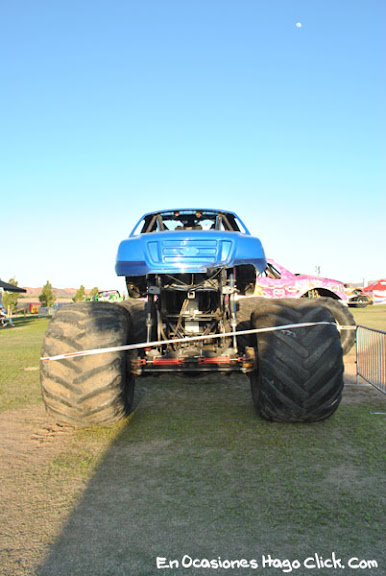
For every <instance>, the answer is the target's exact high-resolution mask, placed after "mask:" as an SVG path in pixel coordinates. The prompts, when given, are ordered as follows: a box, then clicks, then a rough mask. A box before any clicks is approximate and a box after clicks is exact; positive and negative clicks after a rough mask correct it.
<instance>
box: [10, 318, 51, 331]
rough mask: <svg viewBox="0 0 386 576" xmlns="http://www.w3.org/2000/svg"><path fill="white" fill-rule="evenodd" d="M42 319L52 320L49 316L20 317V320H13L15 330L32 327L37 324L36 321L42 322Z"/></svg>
mask: <svg viewBox="0 0 386 576" xmlns="http://www.w3.org/2000/svg"><path fill="white" fill-rule="evenodd" d="M41 318H48V319H49V318H50V317H48V316H19V317H18V318H12V321H13V324H14V327H15V328H19V327H22V326H30V325H31V324H34V323H36V321H38V320H41Z"/></svg>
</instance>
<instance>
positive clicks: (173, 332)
mask: <svg viewBox="0 0 386 576" xmlns="http://www.w3.org/2000/svg"><path fill="white" fill-rule="evenodd" d="M265 266H266V260H265V256H264V251H263V248H262V245H261V242H260V240H258V239H257V238H254V237H253V236H251V235H250V233H249V232H248V230H247V228H246V227H245V225H244V224H243V223H242V222H241V220H240V219H239V218H238V217H237V216H236V215H235V214H234V213H232V212H225V211H224V212H223V211H218V210H187V209H184V210H172V211H171V210H168V211H162V212H156V213H150V214H146V215H145V216H144V217H143V218H142V219H141V220H140V222H139V223H138V224H137V225H136V226H135V228H134V231H133V232H132V234H131V235H130V237H129V238H128V239H127V240H124V241H123V242H121V244H120V246H119V249H118V255H117V261H116V272H117V274H118V275H119V276H125V278H126V284H127V289H128V292H129V295H130V296H131V297H132V298H140V297H146V311H145V314H146V326H147V331H146V337H147V340H148V341H149V342H150V341H152V340H157V341H161V340H178V339H181V338H184V337H189V336H199V335H200V336H208V335H213V334H220V333H224V334H225V333H227V332H232V330H233V331H234V330H235V329H236V324H237V320H236V302H235V296H236V294H237V293H242V294H245V293H248V292H252V293H253V290H254V285H255V280H256V274H257V273H258V272H261V271H262V270H264V268H265ZM247 364H248V361H247V358H246V356H245V355H242V356H240V355H239V354H238V352H237V342H236V338H235V337H233V338H229V337H224V338H221V339H220V338H219V339H209V340H202V341H194V342H192V341H187V342H186V343H185V342H178V343H174V342H172V343H169V344H167V345H163V344H162V345H160V346H158V347H157V348H156V349H154V348H152V349H151V350H149V351H146V350H145V351H144V352H143V353H142V357H141V370H142V372H143V373H144V372H160V371H166V370H170V369H173V370H174V371H180V372H184V373H189V374H191V373H194V372H203V371H232V370H244V369H246V365H247Z"/></svg>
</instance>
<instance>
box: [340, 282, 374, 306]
mask: <svg viewBox="0 0 386 576" xmlns="http://www.w3.org/2000/svg"><path fill="white" fill-rule="evenodd" d="M344 286H345V288H344V289H345V292H346V294H347V296H348V305H349V306H350V307H352V308H365V307H366V306H368V305H369V304H372V303H373V301H372V299H371V298H370V297H369V296H367V295H366V294H364V293H363V291H362V289H361V288H357V287H355V286H350V285H349V284H345V285H344Z"/></svg>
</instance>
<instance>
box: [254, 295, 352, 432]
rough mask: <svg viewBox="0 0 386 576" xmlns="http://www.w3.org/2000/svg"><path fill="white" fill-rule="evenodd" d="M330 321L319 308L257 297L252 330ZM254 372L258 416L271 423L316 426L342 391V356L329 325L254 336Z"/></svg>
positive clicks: (335, 332) (332, 408) (334, 330)
mask: <svg viewBox="0 0 386 576" xmlns="http://www.w3.org/2000/svg"><path fill="white" fill-rule="evenodd" d="M303 322H329V323H333V322H334V318H333V317H332V315H331V313H330V312H329V311H328V310H327V309H326V308H324V307H323V306H316V305H315V304H314V303H309V302H307V301H306V302H303V301H299V300H274V301H273V300H265V299H261V300H260V302H259V306H258V308H257V309H256V310H255V312H254V313H253V315H252V319H251V325H252V327H253V328H267V327H272V326H282V325H287V324H299V323H303ZM256 340H257V356H258V369H257V371H256V372H253V373H252V374H251V376H250V379H251V388H252V397H253V401H254V404H255V407H256V409H257V411H258V412H259V414H260V415H261V416H262V417H263V418H265V419H266V420H271V421H276V422H316V421H319V420H324V419H325V418H328V417H329V416H331V415H332V414H333V413H334V412H335V410H336V409H337V408H338V406H339V403H340V400H341V397H342V391H343V354H342V346H341V342H340V336H339V332H338V330H337V328H336V326H335V325H333V324H328V325H318V326H311V327H304V328H292V329H283V330H279V331H274V332H265V333H259V334H257V337H256Z"/></svg>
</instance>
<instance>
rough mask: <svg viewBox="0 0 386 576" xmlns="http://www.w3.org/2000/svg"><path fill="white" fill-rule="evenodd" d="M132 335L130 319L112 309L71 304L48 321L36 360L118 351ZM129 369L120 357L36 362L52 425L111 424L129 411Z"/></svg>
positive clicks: (114, 306)
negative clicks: (40, 357)
mask: <svg viewBox="0 0 386 576" xmlns="http://www.w3.org/2000/svg"><path fill="white" fill-rule="evenodd" d="M132 333H133V329H132V327H131V319H130V315H129V314H128V313H127V311H126V310H125V309H124V308H122V307H121V306H118V305H117V304H111V303H108V302H87V303H80V304H71V305H68V306H65V307H63V308H61V309H59V310H58V311H57V312H56V314H55V316H54V317H53V318H52V319H51V321H50V323H49V325H48V328H47V332H46V334H45V337H44V341H43V347H42V356H43V357H47V356H55V355H59V354H65V353H67V352H76V351H80V350H90V349H96V348H110V347H114V346H122V345H125V344H127V342H128V341H130V340H131V335H132ZM129 367H130V361H128V354H127V353H126V352H123V351H116V352H108V353H103V354H95V355H91V356H83V357H77V358H67V359H63V360H52V361H42V365H41V386H42V395H43V400H44V403H45V405H46V408H47V411H48V412H49V413H50V414H51V415H52V416H53V417H54V418H55V419H56V421H57V422H62V423H67V424H72V425H76V426H91V425H96V424H97V425H109V424H112V423H113V422H115V421H117V420H119V419H120V418H122V417H123V416H125V415H126V414H128V413H129V412H130V410H131V405H132V402H133V396H134V381H135V378H134V375H133V374H132V373H131V370H130V368H129Z"/></svg>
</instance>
